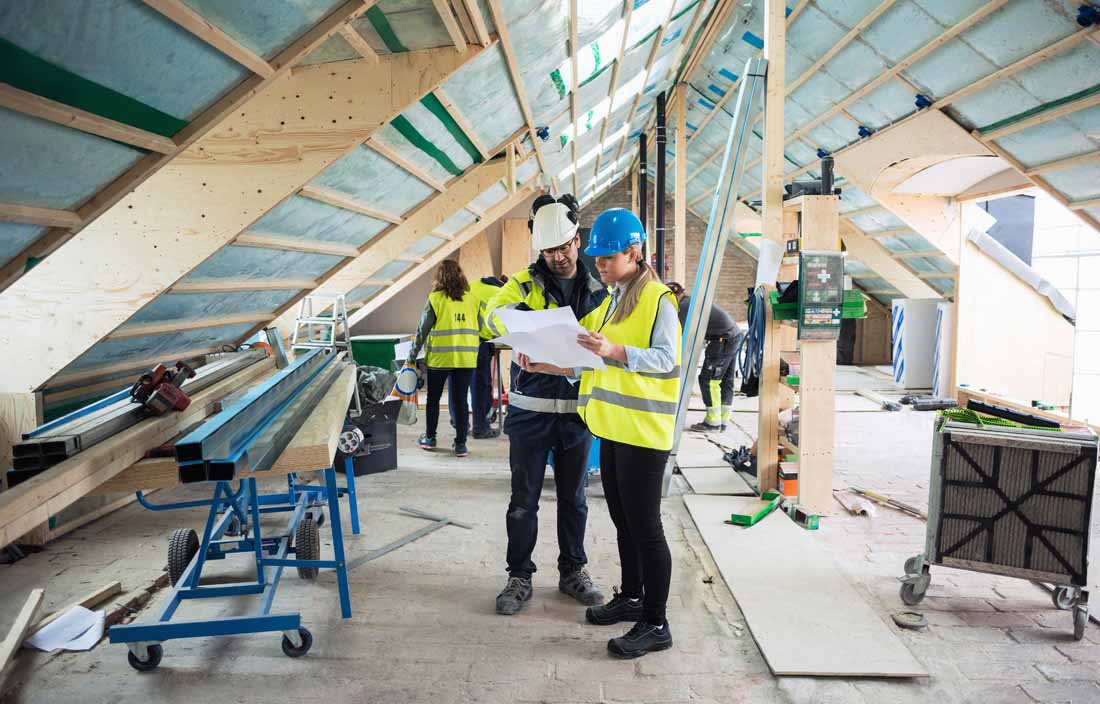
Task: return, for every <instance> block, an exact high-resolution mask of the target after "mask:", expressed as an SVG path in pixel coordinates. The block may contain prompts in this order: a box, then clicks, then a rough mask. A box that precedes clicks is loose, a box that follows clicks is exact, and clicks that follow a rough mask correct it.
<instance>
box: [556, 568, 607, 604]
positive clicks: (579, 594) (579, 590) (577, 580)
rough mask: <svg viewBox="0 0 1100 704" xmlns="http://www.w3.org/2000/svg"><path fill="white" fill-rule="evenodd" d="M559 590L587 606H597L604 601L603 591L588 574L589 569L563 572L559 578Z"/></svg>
mask: <svg viewBox="0 0 1100 704" xmlns="http://www.w3.org/2000/svg"><path fill="white" fill-rule="evenodd" d="M558 590H559V591H560V592H561V593H562V594H568V595H569V596H571V597H573V598H574V599H576V600H577V601H579V602H581V603H582V604H584V605H585V606H596V605H598V604H602V603H603V592H601V591H600V589H599V587H597V586H596V585H595V584H593V583H592V578H591V577H590V576H588V570H583V569H580V570H577V571H576V572H570V573H569V574H563V575H561V576H560V577H559V578H558Z"/></svg>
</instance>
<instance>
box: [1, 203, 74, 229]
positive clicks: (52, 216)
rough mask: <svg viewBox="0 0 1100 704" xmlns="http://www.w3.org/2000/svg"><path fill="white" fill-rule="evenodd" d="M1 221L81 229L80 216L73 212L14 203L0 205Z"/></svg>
mask: <svg viewBox="0 0 1100 704" xmlns="http://www.w3.org/2000/svg"><path fill="white" fill-rule="evenodd" d="M0 221H2V222H19V223H24V224H27V225H49V226H50V227H64V228H71V227H80V216H79V215H77V214H76V213H74V212H73V211H71V210H55V209H53V208H35V207H32V206H29V205H16V204H14V203H0Z"/></svg>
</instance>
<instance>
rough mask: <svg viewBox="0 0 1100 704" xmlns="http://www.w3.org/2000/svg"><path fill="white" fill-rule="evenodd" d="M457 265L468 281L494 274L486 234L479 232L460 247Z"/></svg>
mask: <svg viewBox="0 0 1100 704" xmlns="http://www.w3.org/2000/svg"><path fill="white" fill-rule="evenodd" d="M458 264H459V266H461V267H462V271H463V272H464V273H465V274H466V278H467V279H468V280H470V281H473V280H475V279H480V278H482V277H484V276H492V275H493V274H494V272H493V257H492V255H490V254H489V237H488V235H487V233H485V232H481V233H480V234H478V236H477V237H474V238H473V239H472V240H470V241H469V242H467V243H466V244H464V245H463V246H462V249H460V250H459V251H458Z"/></svg>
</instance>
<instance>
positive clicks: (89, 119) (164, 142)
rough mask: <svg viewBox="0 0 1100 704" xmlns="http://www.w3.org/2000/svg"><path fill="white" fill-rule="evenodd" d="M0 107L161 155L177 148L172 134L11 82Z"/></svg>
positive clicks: (3, 86) (0, 90)
mask: <svg viewBox="0 0 1100 704" xmlns="http://www.w3.org/2000/svg"><path fill="white" fill-rule="evenodd" d="M0 107H3V108H7V109H8V110H12V111H14V112H21V113H23V114H24V115H30V116H32V117H37V118H39V119H41V120H47V121H49V122H53V123H56V124H58V125H64V126H65V127H71V128H72V129H74V130H80V131H81V132H87V133H88V134H94V135H97V136H99V137H104V138H106V139H110V140H113V141H116V142H122V143H123V144H129V145H130V146H134V147H139V148H141V149H146V150H149V151H154V152H158V153H160V154H172V153H173V152H175V151H176V143H175V142H173V141H172V140H171V139H169V138H168V137H163V136H161V135H159V134H155V133H153V132H147V131H146V130H143V129H138V128H137V127H131V126H130V125H127V124H124V123H121V122H116V121H114V120H109V119H107V118H106V117H100V116H99V115H96V114H94V113H90V112H87V111H85V110H81V109H80V108H74V107H71V106H69V105H65V104H64V103H58V102H56V101H53V100H50V99H49V98H43V97H42V96H40V95H35V94H34V93H29V92H27V91H24V90H19V89H18V88H15V87H14V86H10V85H8V84H7V83H0Z"/></svg>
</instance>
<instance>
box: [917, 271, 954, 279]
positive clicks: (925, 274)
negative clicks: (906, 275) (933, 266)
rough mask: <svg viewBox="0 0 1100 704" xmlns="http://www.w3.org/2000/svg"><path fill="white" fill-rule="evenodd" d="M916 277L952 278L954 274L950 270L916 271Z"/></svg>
mask: <svg viewBox="0 0 1100 704" xmlns="http://www.w3.org/2000/svg"><path fill="white" fill-rule="evenodd" d="M915 275H916V277H917V278H918V279H922V280H924V279H953V278H955V274H954V273H953V272H950V271H918V272H915Z"/></svg>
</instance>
